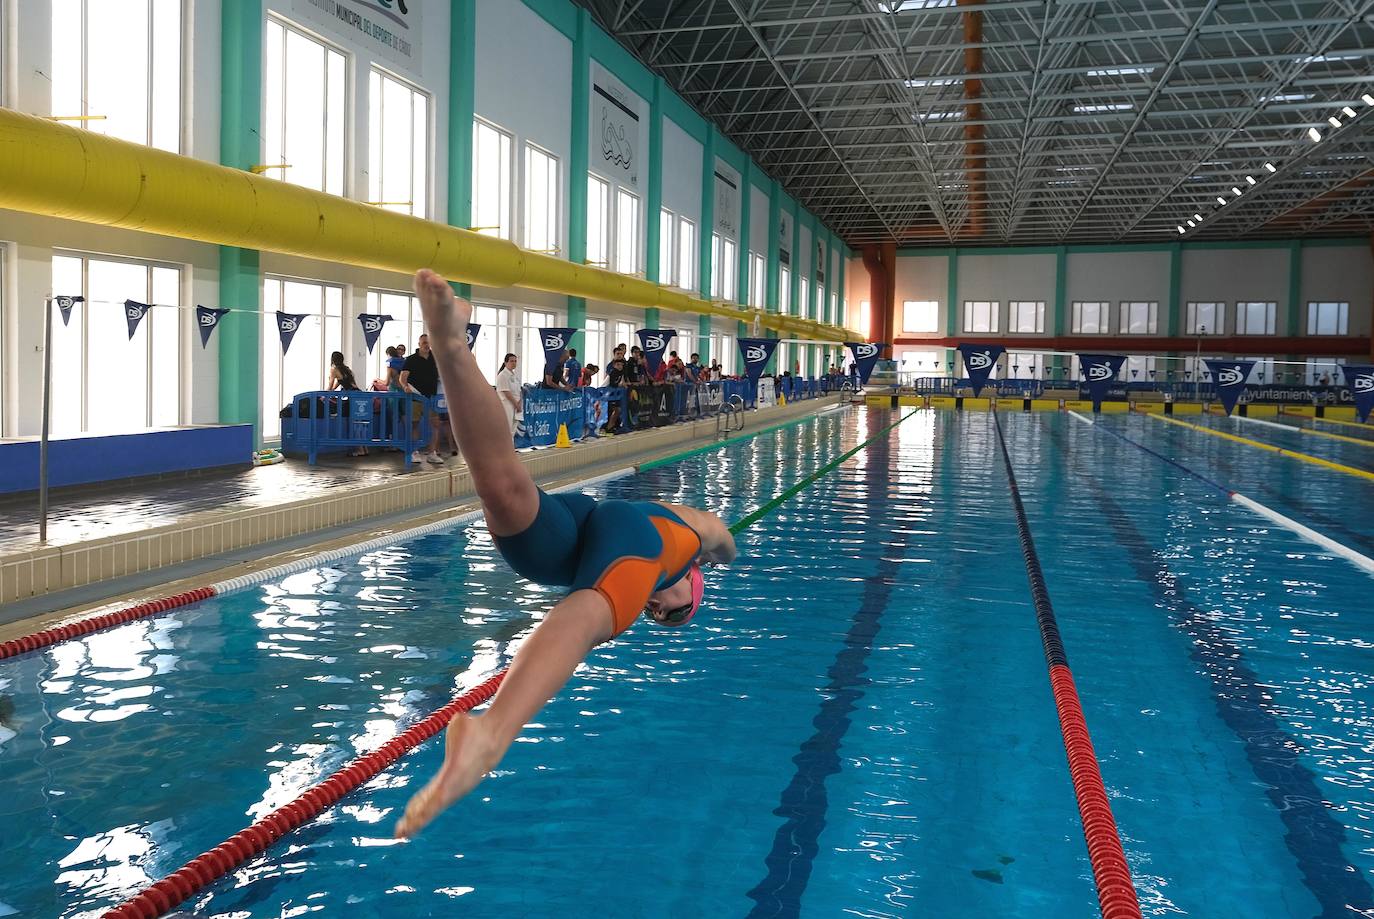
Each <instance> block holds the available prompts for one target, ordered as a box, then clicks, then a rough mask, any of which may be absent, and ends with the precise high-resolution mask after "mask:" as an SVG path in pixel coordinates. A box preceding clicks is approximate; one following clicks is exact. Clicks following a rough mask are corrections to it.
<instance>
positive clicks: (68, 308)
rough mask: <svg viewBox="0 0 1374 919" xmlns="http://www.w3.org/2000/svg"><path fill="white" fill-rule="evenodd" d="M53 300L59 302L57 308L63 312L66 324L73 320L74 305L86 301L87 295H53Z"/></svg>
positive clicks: (64, 323)
mask: <svg viewBox="0 0 1374 919" xmlns="http://www.w3.org/2000/svg"><path fill="white" fill-rule="evenodd" d="M52 299H53V302H54V303H56V304H57V309H58V310H59V311H60V312H61V313H62V324H63V325H64V326H65V325H66V324H67V323H69V322H71V321H72V307H73V306H75V305H76V304H78V303H85V302H86V298H85V297H53V298H52Z"/></svg>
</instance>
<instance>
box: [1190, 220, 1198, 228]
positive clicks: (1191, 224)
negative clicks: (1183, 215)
mask: <svg viewBox="0 0 1374 919" xmlns="http://www.w3.org/2000/svg"><path fill="white" fill-rule="evenodd" d="M1188 226H1190V227H1195V226H1197V224H1195V223H1193V222H1192V221H1191V220H1190V221H1188Z"/></svg>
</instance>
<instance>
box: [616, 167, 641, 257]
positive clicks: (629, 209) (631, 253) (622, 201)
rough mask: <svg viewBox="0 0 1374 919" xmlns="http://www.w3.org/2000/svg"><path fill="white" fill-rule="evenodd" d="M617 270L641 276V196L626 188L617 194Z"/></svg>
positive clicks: (617, 191) (619, 190)
mask: <svg viewBox="0 0 1374 919" xmlns="http://www.w3.org/2000/svg"><path fill="white" fill-rule="evenodd" d="M615 270H616V271H619V272H620V273H621V274H639V273H640V271H641V270H642V269H641V267H640V264H639V196H637V195H635V194H634V193H633V192H630V191H627V190H626V189H624V188H621V189H617V190H616V193H615Z"/></svg>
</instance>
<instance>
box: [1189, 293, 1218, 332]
mask: <svg viewBox="0 0 1374 919" xmlns="http://www.w3.org/2000/svg"><path fill="white" fill-rule="evenodd" d="M1185 319H1186V321H1185V323H1184V331H1185V332H1186V333H1187V334H1189V335H1221V334H1222V333H1224V332H1225V331H1226V304H1225V303H1210V302H1203V303H1199V302H1195V301H1191V300H1190V301H1189V302H1188V308H1187V313H1186V316H1185Z"/></svg>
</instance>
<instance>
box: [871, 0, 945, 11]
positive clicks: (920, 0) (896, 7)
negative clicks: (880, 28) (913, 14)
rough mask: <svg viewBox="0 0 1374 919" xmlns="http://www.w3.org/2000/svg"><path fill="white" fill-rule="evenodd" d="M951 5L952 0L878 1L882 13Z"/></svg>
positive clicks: (936, 8) (939, 7)
mask: <svg viewBox="0 0 1374 919" xmlns="http://www.w3.org/2000/svg"><path fill="white" fill-rule="evenodd" d="M953 5H954V0H897V2H895V3H879V4H878V9H879V10H881V11H883V12H884V13H905V12H907V11H908V10H938V9H941V8H942V7H947V6H953Z"/></svg>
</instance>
